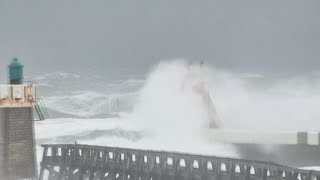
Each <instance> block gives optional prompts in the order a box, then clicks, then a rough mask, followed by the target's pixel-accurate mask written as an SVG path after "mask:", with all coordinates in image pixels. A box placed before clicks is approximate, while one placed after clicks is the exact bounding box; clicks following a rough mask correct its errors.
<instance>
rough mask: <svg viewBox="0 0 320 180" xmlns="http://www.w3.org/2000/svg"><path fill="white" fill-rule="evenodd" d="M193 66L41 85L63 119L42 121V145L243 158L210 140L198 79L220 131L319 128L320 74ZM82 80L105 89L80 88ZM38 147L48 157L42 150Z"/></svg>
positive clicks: (171, 64)
mask: <svg viewBox="0 0 320 180" xmlns="http://www.w3.org/2000/svg"><path fill="white" fill-rule="evenodd" d="M189 62H190V61H189V60H183V59H179V60H171V61H163V62H161V63H159V64H156V65H155V66H154V67H153V68H152V69H150V71H149V73H148V74H147V75H146V76H145V78H142V79H127V80H116V81H114V82H112V83H109V82H108V83H107V82H106V83H105V84H102V85H101V84H100V83H101V82H103V81H101V80H96V79H94V78H93V79H90V78H89V79H86V78H88V77H86V78H83V77H81V76H79V77H77V78H76V79H79V80H82V81H79V82H78V81H77V80H75V79H74V78H75V77H73V78H71V79H68V78H67V79H64V80H65V81H64V82H61V83H63V85H68V82H71V83H70V84H69V87H67V86H64V87H63V88H62V89H59V92H54V91H52V89H50V86H40V87H39V90H40V91H41V88H43V89H44V90H45V91H47V92H45V93H44V94H45V95H44V97H43V98H44V100H45V102H46V105H47V106H48V108H49V111H51V115H52V116H53V117H54V116H55V115H57V114H59V116H58V117H59V118H55V117H54V118H52V119H49V120H46V121H43V122H36V138H37V144H38V145H40V144H44V143H74V142H75V141H77V142H78V143H83V144H92V145H106V146H120V147H131V148H142V149H156V150H167V151H179V152H189V153H196V154H210V155H217V156H229V157H239V154H238V152H237V150H236V149H234V148H233V147H232V146H230V145H222V144H217V143H216V144H210V143H208V140H207V138H208V137H206V136H205V133H204V132H205V130H204V129H205V128H206V124H207V120H208V109H207V106H205V104H204V103H203V101H202V99H201V98H199V95H198V94H197V93H195V91H194V85H195V84H198V83H199V82H200V83H205V87H206V89H207V90H209V91H210V96H211V99H213V103H214V106H215V108H216V111H217V113H218V116H219V126H220V128H224V129H249V130H257V131H279V130H294V131H302V130H318V129H319V128H320V123H319V122H318V119H319V118H320V115H319V113H318V107H319V105H320V104H319V99H320V98H319V97H320V93H319V90H320V81H319V79H320V78H319V75H318V74H317V73H316V72H313V73H310V74H304V75H297V76H295V77H281V78H274V77H270V76H266V75H260V74H254V73H248V72H244V73H236V72H231V71H228V70H224V69H217V68H215V67H212V66H210V65H205V66H204V67H200V66H199V65H197V62H194V64H195V65H194V66H193V67H192V69H191V70H190V68H189ZM190 72H192V73H190ZM66 74H67V73H66ZM67 77H69V76H67ZM61 79H62V77H61V76H59V77H58V78H57V79H55V78H52V79H51V80H49V81H47V80H48V79H46V81H47V82H46V83H47V84H48V85H50V84H51V83H53V84H55V86H54V87H59V83H60V81H61ZM83 79H86V80H83ZM95 80H96V81H95ZM39 81H40V82H39V83H41V82H43V81H44V79H42V80H41V78H39ZM81 83H83V85H85V84H88V83H89V84H93V85H94V84H99V85H98V86H97V88H96V87H95V86H90V88H88V89H85V88H84V89H81V91H73V89H78V87H79V86H80V85H81ZM84 87H85V86H84ZM101 87H103V88H101ZM48 92H50V93H48ZM51 92H54V93H51ZM111 115H112V116H111ZM38 149H39V151H38V160H41V148H40V147H38ZM267 151H272V149H271V150H267Z"/></svg>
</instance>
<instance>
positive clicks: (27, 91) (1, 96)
mask: <svg viewBox="0 0 320 180" xmlns="http://www.w3.org/2000/svg"><path fill="white" fill-rule="evenodd" d="M35 105H36V86H35V84H34V83H25V84H5V85H0V107H15V106H18V107H19V106H35Z"/></svg>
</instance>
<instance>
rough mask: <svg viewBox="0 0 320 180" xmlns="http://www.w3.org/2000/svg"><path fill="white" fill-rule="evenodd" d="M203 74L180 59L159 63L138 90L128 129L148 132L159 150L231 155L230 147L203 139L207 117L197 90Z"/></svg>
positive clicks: (202, 70) (202, 100)
mask: <svg viewBox="0 0 320 180" xmlns="http://www.w3.org/2000/svg"><path fill="white" fill-rule="evenodd" d="M206 71H207V70H206V68H204V67H201V65H200V64H199V65H189V64H188V63H187V62H185V61H183V60H177V61H172V62H163V63H160V64H159V65H158V66H156V67H155V68H154V69H153V70H152V71H151V73H150V74H149V76H148V78H147V80H146V83H145V85H144V87H143V88H142V89H141V91H140V95H139V98H138V100H139V101H138V103H137V104H136V106H135V108H134V112H133V113H132V114H131V115H130V116H129V117H128V118H129V119H130V122H129V123H130V125H129V126H130V127H133V128H140V129H141V130H144V131H147V132H149V133H150V134H151V135H152V136H154V141H155V142H156V143H157V144H158V148H160V149H166V150H176V151H185V152H194V153H210V154H216V155H218V154H220V155H221V154H223V155H229V156H234V155H235V152H233V150H232V148H230V147H227V148H226V147H225V146H223V148H221V147H222V146H220V145H217V144H216V145H210V144H208V142H207V139H206V137H205V133H204V130H205V129H207V128H209V126H208V121H209V118H210V117H209V115H208V113H209V112H208V107H207V104H206V103H205V102H204V99H203V96H202V95H201V94H199V92H197V91H198V90H199V89H197V88H199V87H198V85H199V84H200V85H202V84H206V82H205V81H206ZM200 88H204V86H200ZM200 91H201V89H200ZM217 149H219V150H217ZM222 149H223V150H222Z"/></svg>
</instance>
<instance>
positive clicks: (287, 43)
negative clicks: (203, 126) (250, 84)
mask: <svg viewBox="0 0 320 180" xmlns="http://www.w3.org/2000/svg"><path fill="white" fill-rule="evenodd" d="M319 33H320V1H318V0H304V1H301V0H281V1H279V0H268V1H262V0H261V1H260V0H241V1H239V0H203V1H191V0H190V1H189V0H172V1H147V0H138V1H129V0H128V1H118V0H114V1H112V0H110V1H105V0H97V1H84V0H69V1H63V0H55V1H40V0H28V1H22V0H0V67H1V70H4V69H5V68H4V67H5V65H7V64H8V61H9V60H10V59H11V58H12V57H16V56H17V57H19V58H20V59H23V62H24V63H25V64H32V66H33V68H32V69H31V70H30V71H35V70H37V71H39V72H42V71H57V70H67V71H84V70H88V69H90V70H92V71H103V70H108V69H112V68H113V67H119V68H142V69H143V68H144V67H146V66H150V65H152V64H154V63H156V62H157V61H160V60H162V59H171V58H188V59H194V60H204V61H206V62H207V63H210V64H213V65H215V66H218V67H228V68H238V69H244V70H249V71H258V72H259V71H261V72H291V71H292V72H306V71H314V70H317V69H318V68H319V67H320V61H319V58H320V35H319Z"/></svg>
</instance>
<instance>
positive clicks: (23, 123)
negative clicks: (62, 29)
mask: <svg viewBox="0 0 320 180" xmlns="http://www.w3.org/2000/svg"><path fill="white" fill-rule="evenodd" d="M23 67H24V66H23V65H22V64H21V63H20V61H19V60H18V59H17V58H14V59H13V60H12V62H11V63H10V64H9V66H8V72H9V74H8V77H9V79H8V81H9V82H8V83H6V84H0V179H1V180H17V179H37V176H38V171H37V160H36V142H35V135H34V121H35V120H34V109H35V110H36V112H37V114H38V117H39V120H44V119H45V118H46V117H47V115H46V114H45V113H44V112H46V111H44V106H43V104H41V103H39V99H38V98H37V97H36V84H35V83H34V82H25V81H24V80H23V79H24V78H23ZM41 105H42V106H41Z"/></svg>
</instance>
